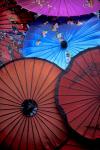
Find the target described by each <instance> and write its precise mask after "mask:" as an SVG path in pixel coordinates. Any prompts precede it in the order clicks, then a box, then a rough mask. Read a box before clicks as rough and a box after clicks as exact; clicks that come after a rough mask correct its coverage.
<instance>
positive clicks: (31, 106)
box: [22, 99, 38, 117]
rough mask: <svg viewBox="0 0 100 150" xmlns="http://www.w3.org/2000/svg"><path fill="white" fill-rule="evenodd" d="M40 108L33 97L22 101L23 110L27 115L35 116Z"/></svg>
mask: <svg viewBox="0 0 100 150" xmlns="http://www.w3.org/2000/svg"><path fill="white" fill-rule="evenodd" d="M37 110H38V105H37V103H36V102H35V101H34V100H32V99H26V100H24V102H23V103H22V112H23V114H24V115H25V116H27V117H33V116H35V115H36V113H37Z"/></svg>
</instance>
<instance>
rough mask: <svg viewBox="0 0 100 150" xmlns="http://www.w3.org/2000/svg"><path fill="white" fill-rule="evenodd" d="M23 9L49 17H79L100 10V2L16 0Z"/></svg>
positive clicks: (92, 0) (95, 0) (83, 0)
mask: <svg viewBox="0 0 100 150" xmlns="http://www.w3.org/2000/svg"><path fill="white" fill-rule="evenodd" d="M16 1H17V3H18V5H20V6H22V7H23V8H25V9H27V10H29V11H32V12H36V13H39V14H44V15H47V16H79V15H84V14H89V13H92V12H95V11H98V10H100V1H99V0H77V1H75V0H57V1H56V0H48V1H47V0H16Z"/></svg>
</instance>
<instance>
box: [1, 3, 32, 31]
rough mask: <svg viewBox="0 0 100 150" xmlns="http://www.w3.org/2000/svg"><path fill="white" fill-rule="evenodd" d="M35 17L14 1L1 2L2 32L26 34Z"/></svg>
mask: <svg viewBox="0 0 100 150" xmlns="http://www.w3.org/2000/svg"><path fill="white" fill-rule="evenodd" d="M33 18H34V15H33V14H32V13H29V12H27V11H26V10H23V9H21V8H20V7H19V6H17V5H16V3H15V2H14V1H1V5H0V30H2V31H7V32H8V31H13V32H25V31H26V30H27V24H28V22H29V21H33V20H34V19H33Z"/></svg>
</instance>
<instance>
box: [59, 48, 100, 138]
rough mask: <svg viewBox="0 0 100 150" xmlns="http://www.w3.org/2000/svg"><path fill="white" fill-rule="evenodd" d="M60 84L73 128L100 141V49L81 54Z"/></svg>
mask: <svg viewBox="0 0 100 150" xmlns="http://www.w3.org/2000/svg"><path fill="white" fill-rule="evenodd" d="M58 84H59V85H57V87H58V88H57V95H58V96H57V98H58V100H59V101H58V103H59V105H60V106H61V107H62V108H63V110H64V112H65V114H66V117H67V119H68V123H69V125H70V126H71V128H73V129H74V130H75V131H76V132H77V133H79V134H80V135H82V136H84V137H86V138H88V139H93V140H95V139H99V138H100V47H96V48H91V49H88V50H86V51H84V52H81V53H79V55H77V56H76V57H75V58H74V60H73V62H72V65H71V67H69V69H68V70H66V72H65V73H64V74H62V75H61V77H60V79H59V83H58Z"/></svg>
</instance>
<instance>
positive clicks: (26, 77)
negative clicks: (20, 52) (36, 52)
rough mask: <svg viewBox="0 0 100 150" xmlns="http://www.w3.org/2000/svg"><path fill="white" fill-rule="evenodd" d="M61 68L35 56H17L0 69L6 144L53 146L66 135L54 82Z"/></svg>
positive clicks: (1, 140)
mask: <svg viewBox="0 0 100 150" xmlns="http://www.w3.org/2000/svg"><path fill="white" fill-rule="evenodd" d="M61 71H62V70H61V69H60V68H58V67H56V66H55V65H53V64H51V63H49V62H46V61H43V60H41V59H36V58H34V59H31V58H30V59H20V60H17V61H16V60H15V61H12V62H10V63H8V64H6V65H4V66H3V67H2V68H1V69H0V144H1V146H2V147H3V148H4V147H6V149H7V150H8V149H13V150H26V149H27V150H33V149H34V150H53V149H54V148H55V147H56V146H59V145H60V144H61V143H62V142H63V141H64V140H65V139H66V136H67V133H66V129H65V126H64V124H63V121H62V118H61V116H60V114H59V112H58V109H57V108H56V104H55V86H56V81H57V78H58V75H59V74H60V73H61ZM5 145H6V146H5Z"/></svg>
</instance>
